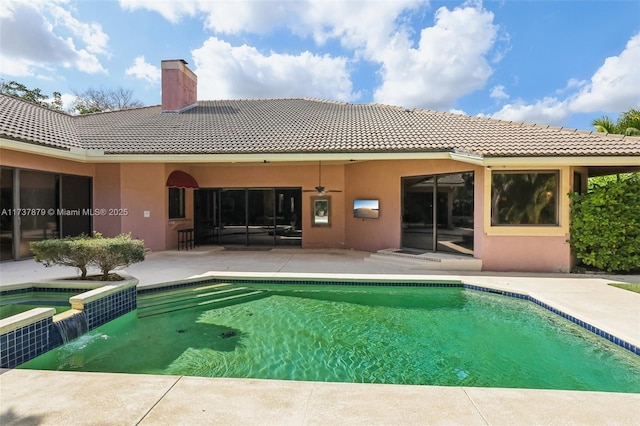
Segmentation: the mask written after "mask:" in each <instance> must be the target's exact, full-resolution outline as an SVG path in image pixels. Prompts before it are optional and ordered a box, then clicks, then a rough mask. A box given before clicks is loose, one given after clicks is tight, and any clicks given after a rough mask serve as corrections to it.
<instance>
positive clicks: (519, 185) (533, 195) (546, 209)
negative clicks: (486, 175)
mask: <svg viewBox="0 0 640 426" xmlns="http://www.w3.org/2000/svg"><path fill="white" fill-rule="evenodd" d="M558 176H559V174H558V172H557V171H527V172H494V173H492V175H491V224H492V225H558V181H559V179H558Z"/></svg>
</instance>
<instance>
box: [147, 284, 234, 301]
mask: <svg viewBox="0 0 640 426" xmlns="http://www.w3.org/2000/svg"><path fill="white" fill-rule="evenodd" d="M230 286H231V284H228V283H218V284H210V285H204V286H197V287H185V288H176V289H172V290H163V291H159V292H154V293H146V294H142V295H139V296H138V306H140V305H143V306H144V305H155V304H161V303H162V302H163V301H164V300H171V301H176V300H179V299H187V298H191V297H195V296H198V295H199V294H206V293H214V292H217V291H222V290H225V289H227V288H229V287H230ZM234 288H237V287H234Z"/></svg>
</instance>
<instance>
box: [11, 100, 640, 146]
mask: <svg viewBox="0 0 640 426" xmlns="http://www.w3.org/2000/svg"><path fill="white" fill-rule="evenodd" d="M0 136H1V137H6V138H9V139H15V140H20V141H24V142H30V143H36V144H42V145H47V146H53V147H59V148H70V147H80V148H86V149H96V150H102V151H104V152H105V154H242V153H247V154H251V153H328V152H330V153H339V152H344V153H360V152H368V153H376V152H378V153H386V152H442V151H445V152H450V151H458V152H464V153H470V154H477V155H482V156H485V157H523V156H524V157H526V156H640V138H636V137H623V136H620V135H605V134H603V133H597V132H587V131H577V130H573V129H561V128H557V127H547V126H538V125H532V124H523V123H512V122H507V121H500V120H493V119H487V118H478V117H469V116H464V115H458V114H451V113H443V112H435V111H428V110H408V109H404V108H400V107H393V106H387V105H378V104H349V103H342V102H331V101H324V100H317V99H259V100H227V101H199V102H198V106H196V107H194V108H192V109H190V110H188V111H185V112H183V113H180V114H163V113H161V111H160V106H154V107H143V108H136V109H129V110H122V111H113V112H105V113H97V114H89V115H81V116H71V115H67V114H64V113H58V112H54V111H50V110H48V109H46V108H42V107H38V106H36V105H33V104H30V103H27V102H24V101H21V100H19V99H17V98H13V97H11V96H6V95H0Z"/></svg>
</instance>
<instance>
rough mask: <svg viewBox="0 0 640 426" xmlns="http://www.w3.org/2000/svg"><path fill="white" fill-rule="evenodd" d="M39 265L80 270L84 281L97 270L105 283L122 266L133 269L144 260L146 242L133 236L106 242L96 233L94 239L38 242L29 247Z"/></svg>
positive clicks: (73, 238) (127, 235)
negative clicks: (132, 266) (92, 270)
mask: <svg viewBox="0 0 640 426" xmlns="http://www.w3.org/2000/svg"><path fill="white" fill-rule="evenodd" d="M29 246H30V248H31V251H32V252H33V254H34V259H35V261H36V262H40V263H43V264H44V265H45V266H51V265H61V266H72V267H75V268H78V269H79V270H80V274H81V278H86V277H87V267H88V266H96V267H98V268H99V269H100V271H101V272H102V280H107V279H108V278H109V272H110V271H112V270H113V269H115V268H116V267H118V266H129V265H131V264H132V263H136V262H142V261H143V260H144V242H143V241H142V240H134V239H132V238H131V235H129V234H121V235H118V236H117V237H114V238H104V237H103V236H102V235H101V234H100V233H98V232H96V233H95V235H94V236H93V237H88V236H86V235H81V236H79V237H66V238H59V239H58V238H56V239H50V240H42V241H34V242H31V243H30V244H29Z"/></svg>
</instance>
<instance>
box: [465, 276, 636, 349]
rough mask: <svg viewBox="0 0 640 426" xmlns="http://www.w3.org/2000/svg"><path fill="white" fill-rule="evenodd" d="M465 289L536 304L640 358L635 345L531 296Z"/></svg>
mask: <svg viewBox="0 0 640 426" xmlns="http://www.w3.org/2000/svg"><path fill="white" fill-rule="evenodd" d="M463 287H464V288H465V289H469V290H476V291H482V292H487V293H494V294H500V295H502V296H507V297H513V298H516V299H522V300H526V301H529V302H532V303H535V304H536V305H538V306H540V307H541V308H544V309H546V310H548V311H550V312H553V313H554V314H556V315H559V316H561V317H562V318H564V319H567V320H569V321H571V322H572V323H574V324H576V325H578V326H580V327H582V328H584V329H585V330H587V331H590V332H592V333H595V334H596V335H598V336H600V337H602V338H604V339H607V340H608V341H610V342H611V343H613V344H615V345H618V346H620V347H621V348H623V349H626V350H628V351H631V352H632V353H634V354H636V355H638V356H640V347H638V346H636V345H633V344H631V343H629V342H627V341H625V340H623V339H620V338H618V337H616V336H614V335H613V334H611V333H608V332H606V331H604V330H602V329H600V328H598V327H595V326H593V325H591V324H589V323H588V322H586V321H583V320H581V319H579V318H576V317H574V316H573V315H569V314H567V313H565V312H562V311H561V310H560V309H557V308H554V307H553V306H551V305H549V304H547V303H544V302H542V301H540V300H538V299H536V298H535V297H532V296H529V295H527V294H521V293H515V292H511V291H504V290H497V289H495V288H489V287H482V286H477V285H473V284H463Z"/></svg>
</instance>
